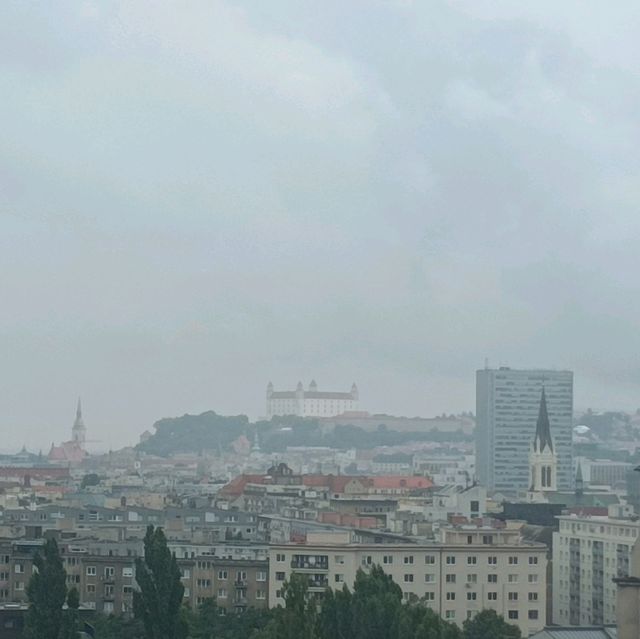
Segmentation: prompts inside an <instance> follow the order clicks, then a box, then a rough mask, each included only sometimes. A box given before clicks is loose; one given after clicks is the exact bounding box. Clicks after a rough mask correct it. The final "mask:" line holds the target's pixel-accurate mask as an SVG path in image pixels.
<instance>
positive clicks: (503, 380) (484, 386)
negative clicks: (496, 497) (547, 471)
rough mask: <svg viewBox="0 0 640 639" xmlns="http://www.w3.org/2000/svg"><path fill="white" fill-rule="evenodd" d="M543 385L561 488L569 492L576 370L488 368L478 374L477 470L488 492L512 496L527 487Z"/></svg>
mask: <svg viewBox="0 0 640 639" xmlns="http://www.w3.org/2000/svg"><path fill="white" fill-rule="evenodd" d="M543 388H544V389H545V404H546V408H547V413H548V421H549V428H550V434H551V436H552V438H553V446H554V454H555V455H556V456H557V467H558V470H557V488H558V490H571V488H572V483H573V482H572V466H571V455H572V453H571V438H572V415H573V372H571V371H555V370H515V369H511V368H499V369H488V368H487V369H483V370H479V371H477V372H476V473H477V476H478V480H479V481H480V483H482V484H483V485H485V486H486V487H487V488H488V489H489V490H490V491H497V492H501V493H505V494H507V495H509V494H515V493H519V492H524V491H526V490H527V489H528V488H529V486H530V465H529V461H530V460H529V452H530V443H531V441H532V440H533V439H534V437H535V433H536V424H537V421H538V416H539V411H540V398H541V394H542V389H543Z"/></svg>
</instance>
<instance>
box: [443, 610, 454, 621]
mask: <svg viewBox="0 0 640 639" xmlns="http://www.w3.org/2000/svg"><path fill="white" fill-rule="evenodd" d="M444 618H445V619H455V618H456V611H455V610H445V611H444Z"/></svg>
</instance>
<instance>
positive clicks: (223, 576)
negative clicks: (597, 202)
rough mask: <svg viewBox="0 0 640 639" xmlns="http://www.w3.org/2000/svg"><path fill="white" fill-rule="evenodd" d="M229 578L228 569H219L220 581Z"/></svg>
mask: <svg viewBox="0 0 640 639" xmlns="http://www.w3.org/2000/svg"><path fill="white" fill-rule="evenodd" d="M278 574H282V573H278ZM228 578H229V573H228V572H227V571H226V570H218V580H219V581H224V580H225V579H228Z"/></svg>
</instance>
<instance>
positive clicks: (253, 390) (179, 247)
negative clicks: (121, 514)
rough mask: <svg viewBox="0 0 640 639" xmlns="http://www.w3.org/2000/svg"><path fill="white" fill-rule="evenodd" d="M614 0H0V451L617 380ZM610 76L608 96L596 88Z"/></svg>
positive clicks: (620, 163) (621, 403)
mask: <svg viewBox="0 0 640 639" xmlns="http://www.w3.org/2000/svg"><path fill="white" fill-rule="evenodd" d="M639 28H640V9H639V7H638V4H637V3H636V2H630V1H628V2H623V1H619V2H616V3H601V2H577V1H565V2H562V3H559V2H550V1H549V2H543V1H538V2H528V3H520V2H517V3H516V2H500V1H493V2H485V1H482V0H473V1H469V2H456V3H451V2H429V3H422V2H411V1H410V0H397V1H393V0H386V1H383V0H366V1H354V2H343V1H337V0H335V1H333V0H327V1H324V2H322V3H314V2H307V1H300V0H296V1H295V2H294V1H290V2H288V1H280V2H264V0H255V1H253V2H252V1H246V2H233V1H231V0H228V1H224V2H223V1H220V2H214V1H210V0H207V1H204V0H200V1H193V2H189V3H178V2H168V1H167V2H152V1H151V0H148V1H140V2H124V1H123V2H109V1H105V2H91V1H86V2H71V1H66V0H60V1H57V2H49V3H38V4H34V3H18V2H3V3H0V92H1V93H2V95H4V96H10V98H11V99H3V100H2V101H1V102H0V117H1V118H2V123H3V127H2V136H0V215H1V217H0V228H1V233H0V272H1V273H2V276H1V277H0V299H1V303H0V332H1V338H2V344H3V360H4V365H3V366H2V368H1V370H0V386H1V388H2V392H0V416H1V419H2V425H3V444H2V448H3V449H7V450H9V449H17V448H19V447H20V446H22V444H23V443H26V444H27V445H28V446H29V447H31V448H33V449H35V450H38V448H45V449H46V447H47V446H48V445H49V444H50V442H51V441H60V440H62V439H64V438H65V437H68V432H69V428H70V425H71V423H72V421H73V416H74V411H75V402H76V398H77V396H78V395H82V397H83V401H84V409H85V421H86V423H87V426H88V427H89V434H88V436H89V437H90V438H94V439H99V440H100V441H101V442H103V444H104V446H105V447H109V446H113V447H116V446H122V445H124V444H128V443H133V442H135V441H137V437H138V435H139V434H140V433H141V432H142V431H143V430H144V429H147V428H151V425H152V424H153V422H155V421H156V420H157V419H159V418H161V417H165V416H175V415H182V414H183V413H186V412H189V413H199V412H202V411H205V410H208V409H213V410H215V411H217V412H219V413H222V414H238V413H244V414H248V415H249V416H251V417H252V418H255V417H258V416H261V415H263V414H264V393H265V388H266V384H267V382H268V381H269V380H271V381H273V383H274V384H275V386H276V387H277V388H287V389H288V388H293V387H294V386H295V384H296V383H297V381H298V380H302V381H303V382H304V383H305V385H306V384H308V383H309V382H310V380H311V379H312V378H315V379H316V380H317V381H318V384H319V386H320V387H323V388H331V389H342V388H344V389H345V390H347V389H348V388H349V387H350V385H351V383H352V382H353V381H354V380H355V381H356V382H357V383H358V386H359V389H360V405H361V406H362V407H364V408H366V409H367V410H369V411H370V412H386V413H390V414H396V415H410V416H411V415H421V416H433V415H437V414H441V413H442V412H446V413H454V412H459V411H467V410H474V408H475V397H474V392H475V377H474V374H475V370H476V369H477V368H482V367H483V365H484V359H485V357H487V358H489V362H490V364H491V365H492V366H500V365H509V366H514V367H555V368H559V369H563V368H566V369H570V370H573V371H574V373H575V405H576V407H581V408H587V407H589V406H591V407H594V408H612V409H613V408H615V409H624V410H635V409H636V408H637V407H638V405H640V401H639V400H638V393H637V387H638V383H639V382H640V369H639V367H638V361H637V352H638V348H639V346H640V344H639V343H638V342H639V332H638V329H637V317H638V316H639V315H640V307H639V305H640V296H639V295H638V283H637V273H638V271H639V268H640V264H639V261H640V257H639V253H638V250H637V242H636V241H635V240H636V237H637V233H638V230H639V228H638V226H639V224H640V217H639V216H638V214H637V199H638V194H639V191H640V188H639V185H640V182H639V178H638V175H639V173H638V171H639V169H640V167H639V162H638V155H637V141H638V139H640V130H639V128H640V127H639V124H640V122H639V118H640V116H639V113H638V109H637V104H638V99H639V98H640V82H639V80H638V74H637V61H638V59H639V55H640V41H639V40H638V37H637V33H638V29H639ZM612 96H615V99H612Z"/></svg>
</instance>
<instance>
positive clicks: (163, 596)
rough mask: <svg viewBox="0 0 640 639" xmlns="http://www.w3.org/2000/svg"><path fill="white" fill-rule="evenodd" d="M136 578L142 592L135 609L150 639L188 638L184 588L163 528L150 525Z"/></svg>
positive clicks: (138, 563)
mask: <svg viewBox="0 0 640 639" xmlns="http://www.w3.org/2000/svg"><path fill="white" fill-rule="evenodd" d="M136 581H137V583H138V586H139V587H140V591H139V592H137V591H136V592H134V593H133V611H134V615H135V617H136V618H137V619H140V620H141V621H142V624H143V626H144V630H145V634H146V637H147V639H183V638H184V637H186V635H187V628H186V622H185V619H184V617H183V615H182V611H181V607H182V597H183V595H184V587H183V585H182V582H181V581H180V569H179V568H178V563H177V561H176V557H175V555H173V554H172V553H171V551H170V550H169V548H168V547H167V539H166V537H165V535H164V532H163V531H162V528H155V529H154V527H153V526H149V527H148V528H147V533H146V535H145V537H144V559H142V558H140V557H139V558H138V559H136Z"/></svg>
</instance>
